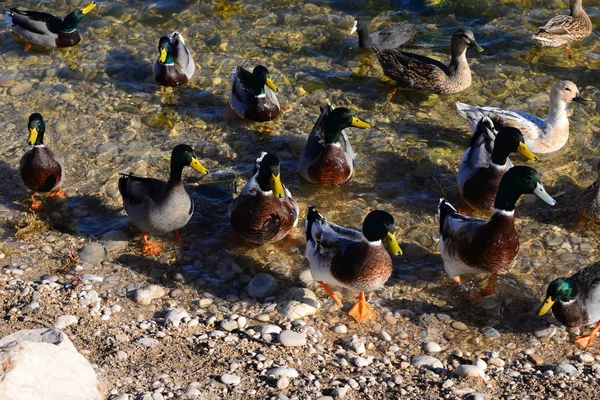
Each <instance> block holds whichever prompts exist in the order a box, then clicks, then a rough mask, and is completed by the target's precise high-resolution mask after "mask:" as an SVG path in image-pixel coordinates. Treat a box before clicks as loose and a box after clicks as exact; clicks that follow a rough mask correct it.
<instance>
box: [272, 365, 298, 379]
mask: <svg viewBox="0 0 600 400" xmlns="http://www.w3.org/2000/svg"><path fill="white" fill-rule="evenodd" d="M267 376H273V377H275V378H279V377H281V376H285V377H287V378H297V377H298V371H296V370H295V369H294V368H290V367H275V368H271V369H270V370H268V371H267Z"/></svg>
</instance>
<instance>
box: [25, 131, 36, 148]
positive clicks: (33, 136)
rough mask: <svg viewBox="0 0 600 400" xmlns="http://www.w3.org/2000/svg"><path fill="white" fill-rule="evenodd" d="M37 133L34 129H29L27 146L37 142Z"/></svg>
mask: <svg viewBox="0 0 600 400" xmlns="http://www.w3.org/2000/svg"><path fill="white" fill-rule="evenodd" d="M37 137H38V131H37V129H36V128H29V137H27V144H30V145H31V144H34V143H35V142H37Z"/></svg>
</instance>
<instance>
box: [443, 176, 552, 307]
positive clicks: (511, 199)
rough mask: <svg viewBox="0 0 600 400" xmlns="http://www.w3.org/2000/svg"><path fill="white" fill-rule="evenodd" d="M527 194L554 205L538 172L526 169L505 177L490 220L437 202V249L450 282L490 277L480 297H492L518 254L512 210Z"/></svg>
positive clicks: (448, 204)
mask: <svg viewBox="0 0 600 400" xmlns="http://www.w3.org/2000/svg"><path fill="white" fill-rule="evenodd" d="M528 193H533V194H536V195H537V196H538V197H539V198H540V199H542V200H543V201H545V202H546V203H548V204H550V205H552V206H553V205H555V204H556V201H554V199H553V198H552V197H550V195H548V193H547V192H546V189H544V185H543V184H542V181H541V180H540V176H539V174H538V173H537V171H536V170H534V169H533V168H530V167H525V166H516V167H512V168H511V169H509V170H508V172H506V173H505V174H504V176H503V177H502V180H501V181H500V186H499V187H498V194H497V195H496V199H495V200H494V212H493V214H492V216H491V218H490V219H489V220H484V219H478V218H472V217H468V216H465V215H461V214H459V213H458V212H457V211H456V209H454V207H452V205H451V204H450V203H448V202H447V201H446V200H445V199H440V201H439V204H438V218H439V221H440V241H439V244H438V246H439V249H440V253H441V255H442V259H443V261H444V269H445V270H446V273H447V274H448V275H449V276H450V278H452V280H454V281H455V282H457V283H460V275H462V274H467V273H473V274H481V273H488V274H492V275H491V277H490V279H489V281H488V286H487V287H486V288H485V289H484V290H483V291H482V294H483V295H489V294H492V293H494V291H495V283H496V279H497V276H498V272H499V271H500V270H501V269H502V268H505V267H507V266H508V265H510V263H511V262H512V261H513V260H514V259H515V257H516V256H517V252H518V251H519V238H518V236H517V231H516V229H515V206H516V204H517V201H518V200H519V198H520V197H521V196H522V195H524V194H528Z"/></svg>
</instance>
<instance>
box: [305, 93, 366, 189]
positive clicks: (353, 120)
mask: <svg viewBox="0 0 600 400" xmlns="http://www.w3.org/2000/svg"><path fill="white" fill-rule="evenodd" d="M350 126H354V127H357V128H361V129H369V128H371V125H369V124H367V123H366V122H363V121H361V120H360V119H358V117H355V116H354V115H353V114H352V111H350V110H349V109H347V108H344V107H340V108H336V109H334V108H333V107H332V106H331V104H327V105H325V107H322V108H321V115H319V118H318V119H317V122H316V123H315V126H314V127H313V129H312V131H311V132H310V135H309V136H308V141H307V142H306V146H304V150H303V151H302V156H301V157H300V175H302V177H303V178H304V179H306V180H307V181H309V182H312V183H317V184H320V185H324V186H338V185H341V184H343V183H346V182H348V181H349V180H350V178H351V177H352V174H353V173H354V151H353V150H352V146H351V145H350V140H349V139H348V134H347V133H346V131H345V130H344V128H348V127H350Z"/></svg>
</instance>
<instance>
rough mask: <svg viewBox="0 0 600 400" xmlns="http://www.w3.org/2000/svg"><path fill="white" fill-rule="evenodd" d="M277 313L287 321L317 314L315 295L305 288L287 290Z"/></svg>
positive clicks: (317, 306) (318, 305)
mask: <svg viewBox="0 0 600 400" xmlns="http://www.w3.org/2000/svg"><path fill="white" fill-rule="evenodd" d="M280 304H281V306H280V308H279V312H280V313H281V314H283V315H284V316H286V317H287V318H289V319H292V320H294V319H302V318H304V317H308V316H310V315H313V314H315V313H316V312H317V310H318V309H319V307H320V303H319V299H318V298H317V295H316V294H315V293H314V292H313V291H312V290H309V289H306V288H292V289H290V290H288V291H287V292H286V293H285V294H284V295H283V298H282V301H281V302H280Z"/></svg>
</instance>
